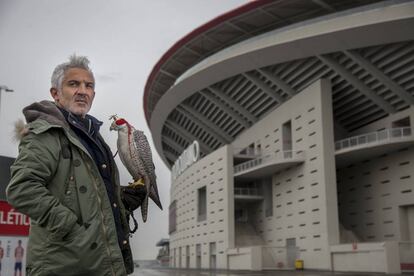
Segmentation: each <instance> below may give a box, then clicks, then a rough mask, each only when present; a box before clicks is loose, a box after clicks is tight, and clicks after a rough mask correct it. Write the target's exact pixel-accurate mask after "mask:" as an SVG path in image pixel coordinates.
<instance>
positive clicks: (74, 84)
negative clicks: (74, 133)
mask: <svg viewBox="0 0 414 276" xmlns="http://www.w3.org/2000/svg"><path fill="white" fill-rule="evenodd" d="M50 93H51V94H52V97H53V99H55V102H56V103H57V105H58V106H59V107H62V108H64V109H66V110H68V111H70V112H71V113H73V114H76V115H80V116H82V117H85V115H86V114H87V113H88V112H89V110H90V109H91V106H92V102H93V99H94V97H95V81H94V79H93V76H92V74H91V73H90V72H88V71H87V70H85V69H81V68H71V69H69V70H67V71H66V72H65V75H64V76H63V81H62V87H61V88H60V90H58V89H56V88H54V87H53V88H51V89H50Z"/></svg>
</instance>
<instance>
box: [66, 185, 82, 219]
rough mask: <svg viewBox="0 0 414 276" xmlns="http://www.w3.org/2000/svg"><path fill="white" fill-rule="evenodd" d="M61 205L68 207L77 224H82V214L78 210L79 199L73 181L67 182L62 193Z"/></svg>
mask: <svg viewBox="0 0 414 276" xmlns="http://www.w3.org/2000/svg"><path fill="white" fill-rule="evenodd" d="M63 205H65V206H66V207H68V208H69V209H70V210H71V211H72V212H73V213H74V214H75V215H76V216H77V217H78V221H77V222H78V224H79V225H82V224H83V218H82V212H81V210H80V204H79V197H78V193H77V188H76V182H75V180H69V182H68V184H67V185H66V189H65V191H64V198H63Z"/></svg>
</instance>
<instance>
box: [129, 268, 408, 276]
mask: <svg viewBox="0 0 414 276" xmlns="http://www.w3.org/2000/svg"><path fill="white" fill-rule="evenodd" d="M132 275H133V276H167V275H168V276H170V275H171V276H236V275H242V276H270V275H276V276H339V275H340V276H344V275H346V276H361V275H364V276H367V275H369V276H383V275H384V274H383V273H350V272H347V273H340V272H336V273H334V272H329V271H306V270H305V271H294V270H293V271H284V270H278V271H227V270H223V271H221V270H218V271H209V270H195V269H194V270H193V269H191V270H187V269H185V270H184V269H167V268H161V269H157V268H137V269H136V270H135V272H134V274H132ZM399 275H401V274H399ZM404 275H408V274H404Z"/></svg>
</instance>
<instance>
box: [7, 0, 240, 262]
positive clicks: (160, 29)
mask: <svg viewBox="0 0 414 276" xmlns="http://www.w3.org/2000/svg"><path fill="white" fill-rule="evenodd" d="M246 2H248V1H247V0H174V1H172V0H152V1H144V0H107V1H101V0H53V1H52V0H0V85H8V86H9V87H10V88H12V89H14V90H15V92H14V93H4V92H2V93H1V106H0V127H1V133H2V135H0V155H4V156H10V157H16V155H17V144H16V143H14V142H13V141H12V136H13V124H14V122H15V121H16V120H17V119H19V118H23V116H22V114H21V110H22V108H24V107H25V106H27V105H29V104H31V103H32V102H34V101H41V100H44V99H49V100H50V99H51V97H50V94H49V88H50V76H51V73H52V71H53V69H54V67H55V66H56V65H57V64H59V63H62V62H65V61H66V60H67V58H68V56H69V55H71V54H73V53H77V54H79V55H86V56H88V57H89V59H90V60H91V66H92V70H93V71H94V74H95V78H96V82H97V83H96V97H95V101H94V104H93V107H92V109H91V111H90V114H91V115H94V116H95V117H97V118H98V119H100V120H102V121H104V125H103V128H102V135H103V136H104V137H105V138H106V140H107V143H108V144H109V145H110V146H111V148H112V149H113V151H114V152H115V150H116V149H115V148H116V137H117V134H116V133H115V132H111V133H110V132H109V125H110V122H109V121H108V118H109V116H110V115H112V114H118V115H119V116H121V117H124V118H126V119H127V120H128V121H129V122H130V123H131V124H132V125H134V126H135V127H136V128H139V129H142V130H143V131H144V132H145V133H146V134H147V136H149V138H150V133H149V130H148V127H147V124H146V122H145V118H144V112H143V108H142V97H143V90H144V85H145V82H146V80H147V77H148V75H149V73H150V72H151V70H152V68H153V66H154V65H155V63H156V62H157V61H158V60H159V58H160V57H161V56H162V55H163V54H164V53H165V52H166V51H167V50H168V49H169V48H170V47H171V46H172V45H173V44H174V43H175V42H177V41H178V40H179V39H180V38H182V37H183V36H185V35H186V34H188V33H189V32H191V31H192V30H193V29H195V28H196V27H198V26H200V25H201V24H204V23H206V22H207V21H209V20H211V19H213V18H215V17H216V16H219V15H221V14H223V13H224V12H226V11H229V10H232V9H234V8H236V7H238V6H240V5H242V4H244V3H246ZM150 140H151V139H150ZM151 145H152V141H151ZM153 154H154V162H155V166H156V171H157V177H158V178H157V180H158V187H159V190H160V196H161V200H162V203H163V207H164V211H160V210H158V208H157V207H156V206H155V204H153V203H152V202H151V203H150V210H149V216H148V221H147V223H146V224H143V223H142V220H141V215H140V213H138V212H137V213H136V217H137V218H138V221H139V222H141V223H140V226H139V230H138V232H137V233H136V234H135V235H134V238H133V240H132V243H133V250H134V259H153V258H155V256H156V254H157V248H156V247H155V243H156V242H157V241H158V240H160V239H161V238H163V237H164V238H165V237H168V205H169V190H170V172H169V170H168V169H167V168H166V166H165V165H164V164H163V163H162V161H161V159H160V158H159V157H158V155H157V153H156V152H155V149H154V148H153ZM117 163H118V166H119V168H120V171H121V183H123V184H126V183H127V182H128V181H130V176H129V175H128V173H127V171H126V170H125V169H124V168H123V166H122V164H121V162H120V161H119V159H118V158H117Z"/></svg>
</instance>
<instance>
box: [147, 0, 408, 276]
mask: <svg viewBox="0 0 414 276" xmlns="http://www.w3.org/2000/svg"><path fill="white" fill-rule="evenodd" d="M413 30H414V1H404V0H400V1H398V0H396V1H375V0H358V1H344V0H330V1H326V0H318V1H316V0H315V1H309V0H295V1H292V0H285V1H266V0H259V1H253V2H249V3H248V4H246V5H243V6H241V7H240V8H237V9H235V10H233V11H230V12H228V13H226V14H223V15H221V16H219V17H217V18H215V19H214V20H212V21H210V22H208V23H206V24H204V25H203V26H201V27H198V28H197V29H195V30H194V31H193V32H191V33H190V34H188V35H187V36H186V37H184V38H183V39H181V40H180V41H178V42H177V43H176V44H175V45H174V46H172V47H171V49H169V50H168V51H167V52H166V53H165V54H164V55H163V56H162V57H161V59H160V61H159V62H158V63H157V64H156V65H155V67H154V69H153V71H152V72H151V74H150V77H149V79H148V81H147V84H146V87H145V95H144V108H145V115H146V119H147V122H148V125H149V126H150V129H151V132H152V137H153V139H154V143H155V146H156V149H157V151H158V153H159V154H160V156H161V158H162V159H163V160H164V162H165V164H166V165H167V166H168V167H170V168H171V170H172V186H171V205H170V208H169V210H170V226H169V233H170V248H171V250H170V258H171V266H172V267H181V268H210V269H216V268H218V269H247V270H263V269H286V268H293V267H294V265H295V261H296V260H298V259H299V260H302V261H303V262H304V268H305V269H307V268H308V269H322V270H334V271H370V272H374V271H376V272H388V273H399V272H400V271H401V270H406V271H409V270H413V269H414V182H413V179H414V175H413V172H414V161H413V160H414V136H413V130H412V126H411V125H412V124H413V122H414V31H413Z"/></svg>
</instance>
